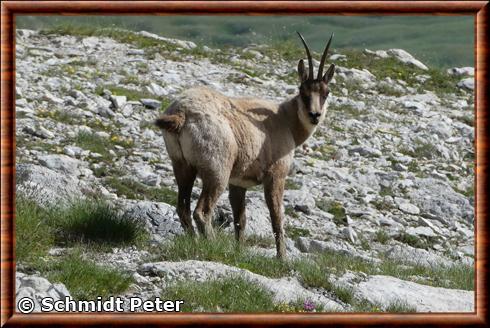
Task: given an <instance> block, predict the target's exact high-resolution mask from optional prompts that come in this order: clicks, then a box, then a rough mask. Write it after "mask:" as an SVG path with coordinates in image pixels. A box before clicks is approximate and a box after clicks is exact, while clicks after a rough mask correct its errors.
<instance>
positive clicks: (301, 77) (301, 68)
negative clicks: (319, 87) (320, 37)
mask: <svg viewBox="0 0 490 328" xmlns="http://www.w3.org/2000/svg"><path fill="white" fill-rule="evenodd" d="M298 75H299V80H300V82H304V81H306V80H307V79H308V73H307V72H306V68H305V62H304V61H303V59H300V61H299V62H298Z"/></svg>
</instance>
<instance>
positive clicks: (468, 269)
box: [154, 232, 474, 303]
mask: <svg viewBox="0 0 490 328" xmlns="http://www.w3.org/2000/svg"><path fill="white" fill-rule="evenodd" d="M155 253H158V254H157V255H156V257H155V259H154V260H155V261H158V260H162V259H163V260H167V261H183V260H191V259H194V260H200V261H214V262H221V263H224V264H227V265H231V266H236V267H239V268H242V269H247V270H250V271H252V272H255V273H257V274H261V275H264V276H267V277H272V278H279V277H284V276H288V275H296V276H297V277H298V279H299V280H300V281H301V282H302V284H303V285H305V286H309V287H320V288H324V289H326V290H328V291H331V292H332V293H333V294H335V295H336V296H337V297H338V298H339V299H342V300H344V301H345V302H347V303H348V302H351V301H352V297H351V296H349V295H350V294H351V293H350V292H349V291H348V290H344V289H342V287H339V286H335V285H333V284H332V283H331V282H330V281H329V280H328V275H329V274H335V275H337V276H340V275H343V274H344V273H346V272H347V271H348V270H349V271H353V272H364V273H366V274H370V275H375V274H376V275H378V274H381V275H389V276H394V277H397V278H400V279H403V280H410V281H416V282H418V283H422V284H427V285H431V286H436V287H446V288H457V289H465V290H473V289H474V281H473V273H474V268H473V267H472V266H469V265H463V264H461V265H454V266H452V267H443V266H433V267H426V266H422V265H412V266H409V265H406V264H405V263H403V262H400V261H395V260H391V259H387V258H384V259H383V260H382V262H381V263H373V262H370V261H367V260H364V259H361V258H358V257H353V256H351V255H348V254H343V253H338V252H333V251H324V252H322V253H319V254H315V256H313V257H311V258H310V259H298V260H292V261H278V260H276V259H275V258H269V257H266V256H263V255H259V254H255V253H253V252H251V251H250V250H247V249H244V248H242V247H241V246H239V245H237V244H236V243H235V241H234V239H233V238H232V237H231V236H229V235H226V234H225V233H223V232H218V233H217V236H216V238H215V239H214V240H212V241H211V240H206V239H202V238H198V239H195V238H193V237H190V236H178V237H176V238H175V239H174V240H172V242H169V243H167V244H164V245H163V246H161V247H160V249H159V251H158V252H155ZM422 277H423V278H422ZM352 302H354V301H352Z"/></svg>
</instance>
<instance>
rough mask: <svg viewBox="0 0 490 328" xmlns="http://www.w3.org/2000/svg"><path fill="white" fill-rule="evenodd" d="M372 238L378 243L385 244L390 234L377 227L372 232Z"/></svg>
mask: <svg viewBox="0 0 490 328" xmlns="http://www.w3.org/2000/svg"><path fill="white" fill-rule="evenodd" d="M374 240H375V241H377V242H378V243H380V244H383V245H386V244H387V243H388V241H389V240H390V236H389V235H388V234H387V233H386V231H384V230H383V229H379V230H378V231H376V233H375V234H374Z"/></svg>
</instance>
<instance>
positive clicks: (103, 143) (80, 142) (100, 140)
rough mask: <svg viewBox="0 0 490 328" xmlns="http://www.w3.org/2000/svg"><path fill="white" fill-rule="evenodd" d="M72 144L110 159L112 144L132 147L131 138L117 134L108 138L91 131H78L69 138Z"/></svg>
mask: <svg viewBox="0 0 490 328" xmlns="http://www.w3.org/2000/svg"><path fill="white" fill-rule="evenodd" d="M71 141H72V142H73V143H74V144H76V145H77V146H79V147H80V148H83V149H85V150H90V151H91V152H94V153H97V154H100V155H101V156H102V159H103V160H106V161H107V160H110V159H111V157H112V156H111V154H110V150H114V146H116V145H117V146H121V147H124V148H131V147H133V140H132V139H129V138H122V137H119V136H117V135H112V136H110V137H109V138H105V137H102V136H99V135H97V134H95V133H92V132H86V131H80V132H79V133H78V134H77V136H76V137H75V138H74V139H73V140H71Z"/></svg>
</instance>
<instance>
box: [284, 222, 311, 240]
mask: <svg viewBox="0 0 490 328" xmlns="http://www.w3.org/2000/svg"><path fill="white" fill-rule="evenodd" d="M284 230H285V231H286V236H288V237H289V238H291V239H292V240H296V239H298V238H299V237H310V236H311V233H310V231H309V230H308V229H304V228H298V227H295V226H292V225H286V227H285V228H284Z"/></svg>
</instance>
